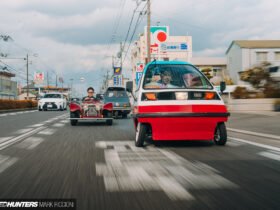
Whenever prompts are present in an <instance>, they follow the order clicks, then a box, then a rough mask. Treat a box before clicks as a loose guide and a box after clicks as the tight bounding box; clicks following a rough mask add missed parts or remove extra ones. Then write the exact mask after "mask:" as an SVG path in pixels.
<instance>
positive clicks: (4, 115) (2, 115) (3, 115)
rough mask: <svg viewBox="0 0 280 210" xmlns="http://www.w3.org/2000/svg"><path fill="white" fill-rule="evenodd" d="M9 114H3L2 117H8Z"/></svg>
mask: <svg viewBox="0 0 280 210" xmlns="http://www.w3.org/2000/svg"><path fill="white" fill-rule="evenodd" d="M7 115H8V114H1V115H0V117H6V116H7Z"/></svg>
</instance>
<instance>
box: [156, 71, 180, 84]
mask: <svg viewBox="0 0 280 210" xmlns="http://www.w3.org/2000/svg"><path fill="white" fill-rule="evenodd" d="M160 77H161V81H159V83H160V88H178V87H177V86H175V85H172V84H171V81H172V75H171V72H170V71H164V72H162V74H161V75H160Z"/></svg>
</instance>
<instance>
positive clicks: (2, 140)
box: [0, 136, 14, 144]
mask: <svg viewBox="0 0 280 210" xmlns="http://www.w3.org/2000/svg"><path fill="white" fill-rule="evenodd" d="M11 138H14V137H13V136H7V137H1V138H0V144H1V143H2V142H4V141H7V140H9V139H11Z"/></svg>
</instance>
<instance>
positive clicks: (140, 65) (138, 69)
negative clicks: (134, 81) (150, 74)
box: [136, 63, 145, 72]
mask: <svg viewBox="0 0 280 210" xmlns="http://www.w3.org/2000/svg"><path fill="white" fill-rule="evenodd" d="M144 68H145V64H144V63H137V64H136V72H143V71H144Z"/></svg>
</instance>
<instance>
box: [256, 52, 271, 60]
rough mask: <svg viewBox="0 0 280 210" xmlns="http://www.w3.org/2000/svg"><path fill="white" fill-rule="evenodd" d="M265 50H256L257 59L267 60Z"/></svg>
mask: <svg viewBox="0 0 280 210" xmlns="http://www.w3.org/2000/svg"><path fill="white" fill-rule="evenodd" d="M267 54H268V53H267V52H257V61H267Z"/></svg>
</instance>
